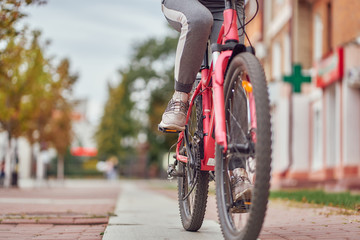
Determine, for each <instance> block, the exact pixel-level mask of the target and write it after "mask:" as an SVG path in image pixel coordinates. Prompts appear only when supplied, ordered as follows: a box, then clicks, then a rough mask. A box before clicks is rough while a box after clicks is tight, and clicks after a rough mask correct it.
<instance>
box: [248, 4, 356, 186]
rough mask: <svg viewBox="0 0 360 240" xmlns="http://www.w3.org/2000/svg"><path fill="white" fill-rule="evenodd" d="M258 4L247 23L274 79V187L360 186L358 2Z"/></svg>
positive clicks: (262, 58) (272, 92)
mask: <svg viewBox="0 0 360 240" xmlns="http://www.w3.org/2000/svg"><path fill="white" fill-rule="evenodd" d="M260 4H261V7H260V19H262V24H258V23H257V24H253V25H251V24H250V25H249V29H250V28H252V27H253V28H255V29H256V30H251V31H250V33H251V39H252V40H253V41H255V46H256V47H257V46H260V49H261V54H260V55H258V57H259V58H260V59H261V61H262V62H263V65H264V69H265V72H266V75H267V78H268V81H269V92H270V98H271V109H272V121H273V182H274V185H277V186H304V185H314V184H315V185H316V184H326V185H327V186H333V187H339V188H357V187H360V107H359V106H360V15H359V14H358V13H357V9H360V1H358V0H266V1H260ZM254 32H255V33H257V32H261V34H258V33H257V34H253V33H254ZM259 35H260V37H259ZM294 66H297V68H294ZM295 69H298V71H300V74H298V77H296V76H295V71H296V70H295ZM299 69H300V70H299ZM306 76H310V77H311V82H310V83H303V84H302V85H301V88H300V91H295V81H296V80H298V79H299V80H300V81H301V79H306ZM286 78H290V79H293V81H294V82H293V83H292V84H289V83H287V82H284V79H286ZM297 78H298V79H297Z"/></svg>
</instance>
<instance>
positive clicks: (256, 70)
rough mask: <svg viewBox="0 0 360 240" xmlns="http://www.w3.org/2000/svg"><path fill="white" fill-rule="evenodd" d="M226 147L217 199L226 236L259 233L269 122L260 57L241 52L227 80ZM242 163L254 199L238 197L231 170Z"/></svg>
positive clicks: (220, 154)
mask: <svg viewBox="0 0 360 240" xmlns="http://www.w3.org/2000/svg"><path fill="white" fill-rule="evenodd" d="M224 96H225V117H226V129H227V142H228V150H227V151H226V152H225V153H224V151H223V150H222V147H221V146H219V145H217V146H216V166H215V180H216V181H215V182H216V199H217V207H218V216H219V221H220V226H221V230H222V233H223V235H224V238H225V239H229V240H235V239H237V240H239V239H246V240H249V239H256V238H257V237H258V235H259V233H260V231H261V228H262V224H263V221H264V217H265V213H266V206H267V201H268V195H269V188H270V170H271V167H270V164H271V129H270V128H271V124H270V113H269V111H270V108H269V100H268V92H267V85H266V80H265V74H264V71H263V69H262V66H261V64H260V63H259V61H258V60H257V59H256V57H255V56H254V55H252V54H250V53H241V54H239V55H237V56H236V57H234V59H233V60H232V62H231V63H230V65H229V68H228V70H227V73H226V77H225V82H224ZM235 168H243V169H245V170H246V172H247V175H248V177H249V179H250V182H251V184H252V187H251V200H249V199H243V200H240V201H239V200H238V201H236V202H235V200H234V198H235V197H234V187H235V186H234V181H232V178H233V170H234V169H235Z"/></svg>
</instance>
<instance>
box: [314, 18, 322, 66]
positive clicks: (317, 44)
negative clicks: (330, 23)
mask: <svg viewBox="0 0 360 240" xmlns="http://www.w3.org/2000/svg"><path fill="white" fill-rule="evenodd" d="M323 30H324V26H323V22H322V20H321V16H320V15H319V14H316V15H315V19H314V27H313V31H314V32H313V36H314V40H313V41H314V45H313V59H314V61H318V60H320V59H321V57H322V49H323Z"/></svg>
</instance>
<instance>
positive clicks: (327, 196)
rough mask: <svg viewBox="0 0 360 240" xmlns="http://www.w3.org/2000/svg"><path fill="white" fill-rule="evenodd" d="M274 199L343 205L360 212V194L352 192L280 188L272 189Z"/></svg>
mask: <svg viewBox="0 0 360 240" xmlns="http://www.w3.org/2000/svg"><path fill="white" fill-rule="evenodd" d="M270 198H272V199H276V198H278V199H288V200H293V201H297V202H303V203H312V204H320V205H326V206H333V207H341V208H346V209H351V210H355V211H358V212H360V195H354V194H351V193H350V192H342V193H327V192H324V191H322V190H306V189H304V190H279V191H271V193H270Z"/></svg>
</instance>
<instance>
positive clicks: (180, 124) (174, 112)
mask: <svg viewBox="0 0 360 240" xmlns="http://www.w3.org/2000/svg"><path fill="white" fill-rule="evenodd" d="M188 99H189V94H188V93H184V92H177V91H175V93H174V95H173V97H172V98H171V99H170V101H169V103H168V106H167V108H166V109H165V112H164V114H163V115H162V120H161V122H160V124H159V126H158V127H159V130H160V131H163V132H166V130H169V129H170V130H175V131H183V130H185V124H186V115H187V111H188V108H189V102H188Z"/></svg>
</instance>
